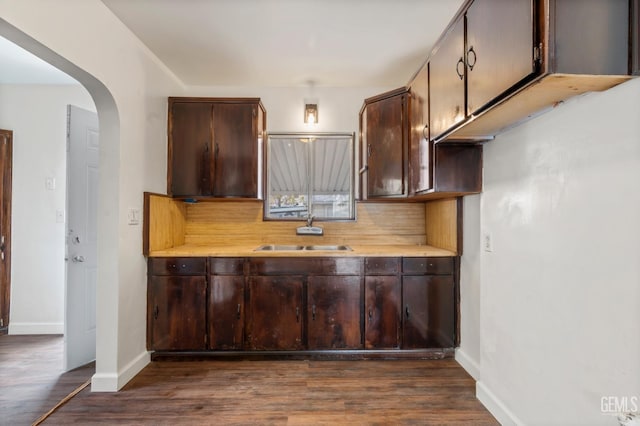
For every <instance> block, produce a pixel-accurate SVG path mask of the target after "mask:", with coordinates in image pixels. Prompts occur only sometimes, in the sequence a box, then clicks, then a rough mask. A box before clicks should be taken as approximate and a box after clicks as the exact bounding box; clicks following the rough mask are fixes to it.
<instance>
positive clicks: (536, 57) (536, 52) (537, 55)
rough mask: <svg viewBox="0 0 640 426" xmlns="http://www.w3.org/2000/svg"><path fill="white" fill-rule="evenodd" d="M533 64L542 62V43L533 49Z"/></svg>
mask: <svg viewBox="0 0 640 426" xmlns="http://www.w3.org/2000/svg"><path fill="white" fill-rule="evenodd" d="M533 62H542V43H540V44H538V45H537V46H534V47H533Z"/></svg>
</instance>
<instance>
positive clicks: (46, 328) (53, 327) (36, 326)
mask: <svg viewBox="0 0 640 426" xmlns="http://www.w3.org/2000/svg"><path fill="white" fill-rule="evenodd" d="M9 334H16V335H18V334H64V323H61V322H10V323H9Z"/></svg>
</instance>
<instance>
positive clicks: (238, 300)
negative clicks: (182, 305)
mask: <svg viewBox="0 0 640 426" xmlns="http://www.w3.org/2000/svg"><path fill="white" fill-rule="evenodd" d="M243 343H244V276H233V275H211V276H210V277H209V349H213V350H240V349H242V347H243Z"/></svg>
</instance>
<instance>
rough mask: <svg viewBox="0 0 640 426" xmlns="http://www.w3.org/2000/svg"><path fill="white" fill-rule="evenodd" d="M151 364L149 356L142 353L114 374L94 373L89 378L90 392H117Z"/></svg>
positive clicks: (145, 352) (147, 353)
mask: <svg viewBox="0 0 640 426" xmlns="http://www.w3.org/2000/svg"><path fill="white" fill-rule="evenodd" d="M150 362H151V354H150V353H149V352H147V351H144V352H142V353H141V354H140V355H138V356H137V357H136V358H135V359H134V360H133V361H131V362H130V363H129V364H127V365H126V366H125V367H124V368H123V369H122V370H120V371H119V372H118V373H117V374H116V373H96V374H94V375H93V377H92V378H91V392H117V391H119V390H120V389H122V387H123V386H124V385H126V384H127V383H129V381H130V380H131V379H133V378H134V377H135V376H136V374H138V373H139V372H140V371H141V370H142V369H143V368H144V367H146V366H147V364H149V363H150Z"/></svg>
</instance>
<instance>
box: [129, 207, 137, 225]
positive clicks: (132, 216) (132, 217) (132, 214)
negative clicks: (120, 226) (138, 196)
mask: <svg viewBox="0 0 640 426" xmlns="http://www.w3.org/2000/svg"><path fill="white" fill-rule="evenodd" d="M127 218H128V219H129V225H140V209H136V208H131V207H130V208H129V211H128V212H127Z"/></svg>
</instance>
